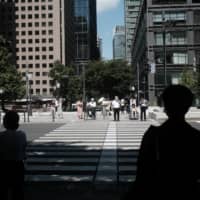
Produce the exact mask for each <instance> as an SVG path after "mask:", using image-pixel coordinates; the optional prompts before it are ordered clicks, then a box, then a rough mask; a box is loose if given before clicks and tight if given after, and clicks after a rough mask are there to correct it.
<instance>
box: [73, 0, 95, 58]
mask: <svg viewBox="0 0 200 200" xmlns="http://www.w3.org/2000/svg"><path fill="white" fill-rule="evenodd" d="M74 25H75V62H76V61H77V62H81V61H82V60H83V61H85V60H93V59H96V57H97V55H96V54H97V25H96V0H74Z"/></svg>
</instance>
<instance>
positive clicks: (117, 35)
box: [113, 25, 125, 59]
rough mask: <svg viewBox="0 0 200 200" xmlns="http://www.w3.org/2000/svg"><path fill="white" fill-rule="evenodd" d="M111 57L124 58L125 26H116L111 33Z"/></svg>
mask: <svg viewBox="0 0 200 200" xmlns="http://www.w3.org/2000/svg"><path fill="white" fill-rule="evenodd" d="M113 59H125V28H124V26H119V25H118V26H116V27H115V30H114V35H113Z"/></svg>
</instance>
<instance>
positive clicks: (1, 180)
mask: <svg viewBox="0 0 200 200" xmlns="http://www.w3.org/2000/svg"><path fill="white" fill-rule="evenodd" d="M0 199H1V200H8V199H9V200H17V199H19V200H23V199H24V164H23V162H22V161H0Z"/></svg>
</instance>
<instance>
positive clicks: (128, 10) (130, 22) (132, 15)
mask: <svg viewBox="0 0 200 200" xmlns="http://www.w3.org/2000/svg"><path fill="white" fill-rule="evenodd" d="M141 1H142V0H124V9H125V12H124V13H125V34H126V51H125V52H126V60H127V62H128V63H129V64H131V50H132V44H133V37H134V34H135V27H136V23H137V19H138V15H139V10H140V5H141Z"/></svg>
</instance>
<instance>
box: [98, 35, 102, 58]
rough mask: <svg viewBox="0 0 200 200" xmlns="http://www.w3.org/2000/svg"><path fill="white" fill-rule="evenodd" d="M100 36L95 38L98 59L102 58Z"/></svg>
mask: <svg viewBox="0 0 200 200" xmlns="http://www.w3.org/2000/svg"><path fill="white" fill-rule="evenodd" d="M102 42H103V41H102V38H100V37H98V38H97V50H98V54H99V56H98V57H99V59H100V60H102V58H103V47H102Z"/></svg>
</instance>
